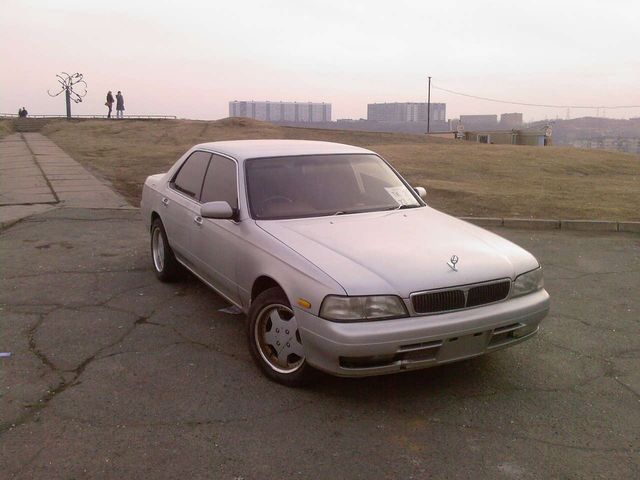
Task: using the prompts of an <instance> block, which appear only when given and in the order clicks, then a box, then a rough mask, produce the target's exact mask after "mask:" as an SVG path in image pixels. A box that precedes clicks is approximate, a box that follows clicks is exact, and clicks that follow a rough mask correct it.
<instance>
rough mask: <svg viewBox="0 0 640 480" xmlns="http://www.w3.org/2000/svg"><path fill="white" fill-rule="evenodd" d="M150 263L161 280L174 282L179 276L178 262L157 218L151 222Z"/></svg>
mask: <svg viewBox="0 0 640 480" xmlns="http://www.w3.org/2000/svg"><path fill="white" fill-rule="evenodd" d="M154 243H155V245H154ZM159 245H161V248H159ZM156 254H157V256H156ZM151 265H152V266H153V271H154V272H155V273H156V277H158V279H159V280H160V281H161V282H175V281H177V280H178V279H179V278H180V273H181V271H180V270H181V269H180V264H179V263H178V261H177V260H176V257H175V255H174V254H173V250H171V247H170V246H169V239H168V238H167V232H165V230H164V225H162V221H161V220H160V219H159V218H156V219H155V220H153V222H152V223H151Z"/></svg>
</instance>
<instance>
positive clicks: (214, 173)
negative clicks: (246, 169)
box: [200, 155, 238, 208]
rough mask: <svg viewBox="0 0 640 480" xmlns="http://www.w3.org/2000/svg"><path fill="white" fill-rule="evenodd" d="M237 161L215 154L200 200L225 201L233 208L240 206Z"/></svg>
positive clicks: (204, 201)
mask: <svg viewBox="0 0 640 480" xmlns="http://www.w3.org/2000/svg"><path fill="white" fill-rule="evenodd" d="M237 183H238V182H237V173H236V162H234V161H233V160H229V159H228V158H225V157H221V156H219V155H213V156H212V157H211V162H210V164H209V169H208V170H207V175H206V176H205V179H204V185H203V187H202V196H201V198H200V201H201V202H202V203H206V202H217V201H225V202H227V203H228V204H229V205H231V208H238V188H237V187H238V185H237Z"/></svg>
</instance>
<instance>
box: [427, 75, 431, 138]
mask: <svg viewBox="0 0 640 480" xmlns="http://www.w3.org/2000/svg"><path fill="white" fill-rule="evenodd" d="M429 132H431V77H429V88H428V89H427V133H429Z"/></svg>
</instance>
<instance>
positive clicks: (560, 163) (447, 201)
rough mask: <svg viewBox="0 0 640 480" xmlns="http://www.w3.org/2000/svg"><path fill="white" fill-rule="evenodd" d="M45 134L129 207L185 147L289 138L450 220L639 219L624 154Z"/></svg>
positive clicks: (218, 124)
mask: <svg viewBox="0 0 640 480" xmlns="http://www.w3.org/2000/svg"><path fill="white" fill-rule="evenodd" d="M43 133H44V134H46V135H47V136H49V137H50V138H51V139H52V140H54V141H55V142H56V143H57V144H58V145H60V146H61V147H62V148H63V149H65V150H66V151H67V152H68V153H69V154H71V155H72V156H73V157H74V158H75V159H77V160H78V161H80V162H81V163H83V164H84V165H86V166H87V167H89V168H90V169H91V170H92V171H94V172H95V173H97V174H99V175H101V176H103V177H105V178H106V179H108V180H109V181H111V182H112V183H113V185H114V186H115V188H117V189H118V190H119V191H120V192H122V193H123V194H124V195H125V196H126V197H127V198H128V199H129V200H130V201H131V202H132V203H133V204H134V205H136V204H138V203H139V201H140V192H141V186H142V183H143V181H144V179H145V178H146V176H147V175H150V174H153V173H159V172H162V171H165V170H166V169H167V168H168V167H169V166H171V165H172V164H173V163H174V162H175V161H176V160H177V158H178V157H179V156H180V155H181V154H182V153H184V152H185V151H186V150H187V149H188V148H189V147H191V146H192V145H193V144H196V143H201V142H207V141H216V140H231V139H251V138H288V139H308V140H326V141H333V142H340V143H348V144H353V145H359V146H363V147H367V148H371V149H373V150H375V151H376V152H378V153H380V154H381V155H382V156H384V157H385V158H386V159H387V160H389V161H390V162H391V163H392V164H393V165H394V166H395V167H396V168H398V170H399V171H400V172H401V173H402V174H403V175H404V176H405V177H406V178H407V179H408V180H409V181H410V182H411V183H412V184H413V185H415V186H424V187H426V188H427V195H428V197H427V202H428V203H429V204H430V205H432V206H433V207H435V208H438V209H440V210H443V211H445V212H448V213H451V214H454V215H461V216H498V217H521V218H529V217H532V218H563V219H580V218H588V219H613V220H640V211H639V210H640V209H638V205H640V158H639V157H638V156H634V155H630V154H624V153H617V152H604V151H596V150H580V149H574V148H569V147H547V148H541V147H525V146H511V145H485V144H476V143H468V142H456V141H454V140H449V139H444V138H426V136H424V135H408V134H398V133H372V132H353V131H336V130H319V129H306V128H291V127H279V126H275V125H272V124H268V123H263V122H257V121H254V120H249V119H224V120H219V121H214V122H204V121H191V120H175V121H173V120H163V121H136V120H123V121H114V120H111V121H107V120H92V121H79V122H75V121H73V122H67V121H64V120H60V121H54V122H51V123H49V124H48V125H47V126H45V127H44V130H43Z"/></svg>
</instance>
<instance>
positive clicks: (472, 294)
mask: <svg viewBox="0 0 640 480" xmlns="http://www.w3.org/2000/svg"><path fill="white" fill-rule="evenodd" d="M510 286H511V282H508V281H507V282H500V283H489V284H487V285H478V286H477V287H473V288H470V289H469V294H468V295H467V307H477V306H478V305H485V304H487V303H493V302H497V301H499V300H502V299H504V298H506V297H507V295H509V287H510Z"/></svg>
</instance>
